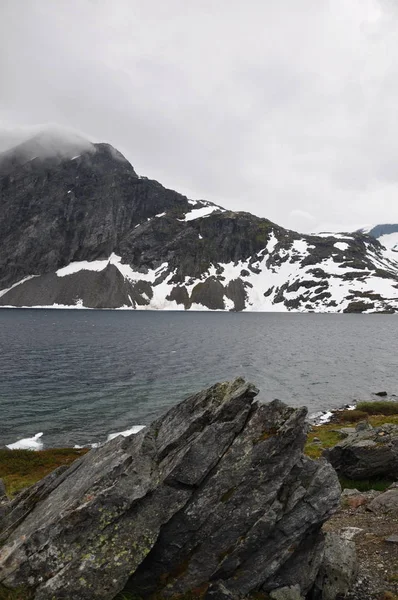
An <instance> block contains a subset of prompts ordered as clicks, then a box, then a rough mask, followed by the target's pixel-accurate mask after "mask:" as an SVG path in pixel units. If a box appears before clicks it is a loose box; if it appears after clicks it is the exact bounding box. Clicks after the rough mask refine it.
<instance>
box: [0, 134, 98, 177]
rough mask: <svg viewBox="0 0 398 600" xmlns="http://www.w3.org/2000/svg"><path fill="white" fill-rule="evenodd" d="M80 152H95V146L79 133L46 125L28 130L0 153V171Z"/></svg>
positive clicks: (5, 171)
mask: <svg viewBox="0 0 398 600" xmlns="http://www.w3.org/2000/svg"><path fill="white" fill-rule="evenodd" d="M82 152H95V146H94V144H93V143H92V142H90V141H89V140H88V139H87V138H85V137H83V136H82V135H81V134H79V133H77V132H75V131H73V130H70V129H66V128H64V127H60V126H58V125H47V126H44V127H42V128H39V129H38V130H36V131H34V132H33V133H32V131H30V135H28V137H26V139H24V140H23V141H20V142H19V143H17V144H16V145H14V146H12V147H10V148H9V149H8V150H6V151H4V152H2V153H1V154H0V173H1V174H5V173H7V172H10V171H12V170H13V169H14V168H16V167H19V166H22V165H24V164H26V163H27V162H29V161H31V160H34V159H38V160H39V161H45V160H56V161H60V160H63V159H68V158H69V159H70V158H73V157H74V156H76V155H79V154H81V153H82Z"/></svg>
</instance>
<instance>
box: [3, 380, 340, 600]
mask: <svg viewBox="0 0 398 600" xmlns="http://www.w3.org/2000/svg"><path fill="white" fill-rule="evenodd" d="M257 393H258V391H257V389H256V388H255V387H254V386H253V385H252V384H250V383H247V382H245V381H244V380H243V379H236V380H235V381H233V382H227V383H220V384H216V385H214V386H212V387H210V388H208V389H206V390H203V391H201V392H200V393H198V394H195V395H193V396H190V397H189V398H187V399H186V400H185V401H183V402H182V403H180V404H178V405H177V406H175V407H173V408H172V409H171V410H169V411H168V412H167V413H166V414H165V415H164V416H163V417H161V418H159V419H158V420H156V421H155V422H154V423H152V425H150V426H149V427H147V428H146V429H143V430H142V431H140V432H139V433H138V434H136V435H134V436H130V437H128V438H122V437H118V438H116V439H114V440H112V441H110V442H108V443H106V444H105V445H104V446H102V447H100V448H97V449H94V450H92V451H90V452H89V453H88V454H86V455H85V456H83V457H82V458H81V459H79V460H78V461H76V462H75V463H73V465H71V466H70V467H69V468H67V469H60V470H58V471H56V472H54V473H52V474H51V475H49V476H48V477H47V478H45V479H44V480H42V481H41V482H39V483H38V484H36V485H35V486H33V487H32V488H29V489H28V490H26V491H25V492H23V493H22V494H20V496H18V497H17V498H16V499H15V500H14V501H13V502H12V503H11V505H10V506H9V508H8V510H7V513H6V514H5V515H4V516H3V517H2V518H1V519H0V544H1V550H0V591H1V586H3V589H4V588H11V589H20V588H23V589H24V590H25V597H26V599H28V598H32V599H34V600H53V599H54V598H56V599H57V600H63V599H65V600H66V599H70V598H76V599H77V598H78V599H80V600H94V599H96V598H98V599H101V600H108V599H109V600H112V599H113V598H115V597H116V596H117V594H118V593H119V592H120V591H122V590H124V591H125V592H130V593H134V594H135V595H136V596H137V597H141V598H144V599H145V598H149V597H150V596H151V595H152V594H154V593H157V594H161V595H162V597H165V598H167V597H169V596H173V595H177V594H183V593H185V592H187V591H193V590H195V593H198V594H200V595H201V597H205V596H206V594H207V595H208V597H209V598H211V597H216V596H217V594H216V590H220V589H222V590H224V591H225V594H227V595H228V594H230V595H231V596H232V597H234V598H238V597H244V596H245V595H247V594H249V593H250V592H252V591H264V592H271V591H272V590H276V589H278V588H284V587H292V586H299V589H300V593H301V594H302V595H303V596H304V595H305V594H306V593H307V592H308V591H309V590H310V589H311V587H312V586H313V583H314V580H315V577H316V574H317V572H318V570H319V567H320V563H321V560H322V556H323V545H324V541H323V533H322V531H321V528H322V524H323V523H324V521H325V520H326V519H328V518H329V517H330V516H331V514H333V512H334V511H335V510H336V508H337V506H338V504H339V500H340V491H341V490H340V485H339V482H338V479H337V476H336V474H335V471H334V469H333V468H332V467H331V465H330V464H329V463H327V462H326V461H324V460H320V461H313V460H311V459H309V458H307V457H305V456H304V455H303V453H302V449H303V446H304V442H305V438H306V431H307V425H306V422H305V418H306V409H305V408H296V409H294V408H290V407H288V406H286V405H285V404H283V403H282V402H279V401H277V400H275V401H273V402H271V403H269V404H259V403H257V402H255V401H254V398H255V396H256V394H257ZM213 590H214V593H213ZM217 593H218V592H217ZM223 593H224V592H223Z"/></svg>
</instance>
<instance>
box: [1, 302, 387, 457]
mask: <svg viewBox="0 0 398 600" xmlns="http://www.w3.org/2000/svg"><path fill="white" fill-rule="evenodd" d="M397 338H398V317H397V316H394V315H322V314H294V313H293V314H278V313H251V314H250V313H207V312H196V313H195V312H189V313H184V312H178V313H177V312H168V311H167V312H138V311H137V312H134V311H126V312H123V311H85V310H80V311H78V310H76V311H72V310H6V309H3V310H0V446H2V445H4V444H9V443H11V442H15V441H16V440H18V439H21V438H26V437H31V436H33V435H34V434H36V433H37V432H41V431H42V432H44V435H43V438H42V440H43V442H44V445H45V446H64V445H65V446H71V445H74V444H89V443H93V442H98V441H104V440H105V439H106V437H107V435H108V434H109V433H112V432H117V431H122V430H125V429H129V428H131V427H132V426H134V425H142V424H147V423H149V422H150V421H151V420H152V419H153V418H154V417H155V416H157V415H159V414H161V413H162V412H164V411H165V410H166V409H167V408H168V407H169V406H171V405H173V404H175V403H176V402H178V401H179V400H182V399H183V398H184V397H186V396H187V395H189V394H190V393H192V392H195V391H199V390H200V389H201V388H202V387H204V386H207V385H210V384H213V383H215V382H217V381H223V380H226V379H230V378H234V377H236V376H238V375H242V376H244V377H246V378H247V379H249V380H250V381H253V382H254V383H255V384H256V385H257V387H259V388H260V396H259V397H260V399H261V400H264V401H267V400H272V399H274V398H279V399H280V400H283V401H285V402H287V403H289V404H291V405H294V406H299V405H302V404H305V405H307V406H308V407H309V410H310V412H315V411H318V410H326V409H329V408H333V407H339V406H341V405H343V404H345V403H351V402H352V401H354V400H359V399H368V398H369V397H370V396H371V394H372V393H373V392H377V391H380V390H387V391H388V392H389V393H390V394H395V393H396V394H398V353H397V345H398V341H397Z"/></svg>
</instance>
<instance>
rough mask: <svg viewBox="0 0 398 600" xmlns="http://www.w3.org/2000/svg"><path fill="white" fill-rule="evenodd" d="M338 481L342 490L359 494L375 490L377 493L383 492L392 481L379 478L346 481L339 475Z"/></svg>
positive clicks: (346, 479) (345, 478)
mask: <svg viewBox="0 0 398 600" xmlns="http://www.w3.org/2000/svg"><path fill="white" fill-rule="evenodd" d="M339 481H340V485H341V488H342V489H343V490H344V489H350V490H351V489H355V490H358V491H359V492H369V491H370V490H377V491H378V492H385V491H386V489H387V488H389V487H390V485H391V484H392V483H393V480H392V479H384V478H381V477H374V478H372V479H355V480H354V479H348V477H343V475H339Z"/></svg>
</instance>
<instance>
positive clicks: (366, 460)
mask: <svg viewBox="0 0 398 600" xmlns="http://www.w3.org/2000/svg"><path fill="white" fill-rule="evenodd" d="M323 456H325V457H326V458H327V459H328V460H329V461H330V462H331V464H332V465H333V467H334V468H335V469H336V471H337V472H338V473H339V474H341V475H344V476H345V477H348V478H349V479H354V480H355V479H369V478H370V479H371V478H374V477H378V476H382V477H388V478H391V479H396V478H397V477H398V425H393V424H391V423H387V424H385V425H382V426H380V427H375V428H373V429H370V430H364V431H357V432H356V433H355V434H353V435H350V436H348V437H347V438H345V439H344V440H341V441H340V442H338V443H337V444H336V445H335V446H334V447H333V448H328V449H326V450H324V452H323Z"/></svg>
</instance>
